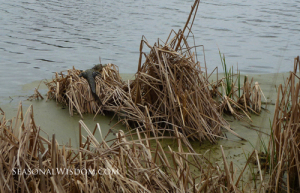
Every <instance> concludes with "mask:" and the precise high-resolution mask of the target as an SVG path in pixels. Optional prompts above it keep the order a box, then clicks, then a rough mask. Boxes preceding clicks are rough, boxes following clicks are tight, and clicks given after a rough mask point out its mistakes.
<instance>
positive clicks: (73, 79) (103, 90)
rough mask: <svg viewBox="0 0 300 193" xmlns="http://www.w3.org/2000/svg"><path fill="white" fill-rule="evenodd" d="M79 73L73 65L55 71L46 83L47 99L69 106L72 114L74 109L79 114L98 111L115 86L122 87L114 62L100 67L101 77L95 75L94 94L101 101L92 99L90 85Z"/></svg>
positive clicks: (122, 83)
mask: <svg viewBox="0 0 300 193" xmlns="http://www.w3.org/2000/svg"><path fill="white" fill-rule="evenodd" d="M80 73H81V71H80V70H77V69H75V68H74V67H73V69H70V70H68V71H67V75H64V74H63V72H61V73H59V74H58V73H56V75H55V78H53V80H52V81H51V82H48V83H46V85H47V86H48V88H49V91H48V97H47V99H53V98H55V99H56V101H57V102H59V103H61V104H63V105H67V106H69V112H70V114H71V115H73V111H74V110H75V109H76V111H77V112H78V113H79V114H80V115H81V117H82V114H84V113H98V112H99V111H102V110H103V105H105V104H106V103H107V102H108V101H110V99H111V96H112V95H113V93H115V89H116V88H123V85H124V82H123V81H122V79H121V77H120V75H119V70H118V67H117V66H116V65H114V64H107V65H106V66H104V67H103V68H102V71H101V78H100V77H99V76H96V78H95V82H96V94H97V95H98V97H99V98H100V100H101V103H102V104H101V103H100V102H99V101H97V100H94V97H93V95H92V93H91V91H90V86H89V84H88V82H87V80H86V79H84V78H80V77H79V76H78V75H79V74H80Z"/></svg>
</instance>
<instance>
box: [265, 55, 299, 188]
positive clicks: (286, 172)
mask: <svg viewBox="0 0 300 193" xmlns="http://www.w3.org/2000/svg"><path fill="white" fill-rule="evenodd" d="M297 71H298V72H297ZM299 72H300V60H299V56H298V57H296V58H295V60H294V71H293V72H290V76H289V77H288V78H287V80H286V81H285V84H284V85H283V86H282V85H281V84H280V85H279V87H278V95H277V101H276V106H275V113H274V119H273V124H272V135H271V137H270V142H269V148H268V150H269V154H270V158H269V165H270V174H271V176H270V180H269V185H270V189H269V191H270V192H283V191H286V190H288V192H289V191H291V190H294V191H295V192H298V191H299V190H300V177H299V176H300V78H299Z"/></svg>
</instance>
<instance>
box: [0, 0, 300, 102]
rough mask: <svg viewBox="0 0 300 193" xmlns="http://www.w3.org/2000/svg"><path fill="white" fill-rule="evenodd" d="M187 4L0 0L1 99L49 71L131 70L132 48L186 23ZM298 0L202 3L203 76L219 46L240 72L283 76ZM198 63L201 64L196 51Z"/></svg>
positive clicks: (198, 36)
mask: <svg viewBox="0 0 300 193" xmlns="http://www.w3.org/2000/svg"><path fill="white" fill-rule="evenodd" d="M193 2H194V1H192V0H185V1H179V0H171V1H166V0H160V1H158V0H153V1H142V0H138V1H135V0H117V1H107V0H101V1H99V0H98V1H95V0H81V1H75V0H70V1H57V0H52V1H46V0H39V1H32V0H29V1H16V0H12V1H3V0H2V1H1V6H0V72H1V76H0V88H1V89H0V96H1V98H0V101H3V98H7V97H8V96H17V95H18V91H19V90H20V86H21V85H23V84H25V83H30V82H33V81H35V80H41V79H44V78H48V79H49V78H51V76H52V75H53V74H52V73H53V72H58V71H61V70H66V69H69V68H71V67H72V66H75V67H76V68H79V69H86V68H89V67H90V66H91V65H93V64H95V63H97V62H98V60H99V59H98V58H99V56H101V58H102V63H108V62H111V63H114V64H116V65H118V66H119V68H120V72H122V73H134V72H136V69H137V63H138V57H139V54H138V53H139V44H140V39H141V37H142V35H145V36H146V38H147V39H148V41H149V42H150V44H151V45H153V44H154V42H155V41H156V40H157V38H161V39H162V40H165V39H166V38H167V36H168V34H169V33H170V31H171V29H174V30H176V31H177V30H178V29H179V28H182V27H183V26H184V24H185V21H186V19H187V16H188V14H189V12H190V8H191V5H192V4H193ZM299 15H300V1H299V0H287V1H279V0H272V1H271V0H266V1H258V0H254V1H245V0H244V1H233V0H227V1H220V0H212V1H209V0H205V1H201V3H200V6H199V10H198V15H197V17H196V20H195V23H194V26H193V32H194V36H195V41H196V44H197V45H204V46H205V50H206V60H207V66H208V71H209V72H210V71H212V70H213V69H214V68H215V67H216V66H218V67H219V68H221V63H220V59H219V55H218V47H219V48H220V49H221V51H222V52H223V53H225V54H226V60H227V63H228V64H229V65H234V66H235V68H236V65H237V64H238V68H239V70H241V72H242V73H274V72H277V71H279V72H283V71H289V70H290V69H291V68H292V66H293V57H295V56H296V55H299V47H298V45H299V44H300V35H299V32H300V20H299ZM198 56H199V57H198V59H199V60H200V61H201V62H202V64H203V55H202V51H201V49H199V50H198Z"/></svg>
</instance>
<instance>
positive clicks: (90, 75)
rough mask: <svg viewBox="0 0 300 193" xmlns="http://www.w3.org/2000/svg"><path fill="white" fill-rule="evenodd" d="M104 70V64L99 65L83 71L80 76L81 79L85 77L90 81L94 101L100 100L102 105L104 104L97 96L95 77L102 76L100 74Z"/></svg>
mask: <svg viewBox="0 0 300 193" xmlns="http://www.w3.org/2000/svg"><path fill="white" fill-rule="evenodd" d="M102 68H103V66H102V64H97V65H95V66H94V67H93V68H91V69H87V70H85V71H83V72H82V73H80V74H79V77H83V78H85V79H86V80H87V81H88V83H89V85H90V88H91V91H92V95H93V97H94V99H95V100H98V101H99V102H100V103H101V104H102V102H101V100H100V99H99V97H98V95H97V94H96V82H95V77H96V76H98V75H99V76H101V73H100V72H101V71H102Z"/></svg>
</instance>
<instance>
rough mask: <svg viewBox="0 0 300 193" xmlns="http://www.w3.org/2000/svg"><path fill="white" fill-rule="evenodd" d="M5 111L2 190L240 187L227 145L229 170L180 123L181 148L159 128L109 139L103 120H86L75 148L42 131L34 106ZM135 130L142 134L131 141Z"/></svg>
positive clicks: (0, 129)
mask: <svg viewBox="0 0 300 193" xmlns="http://www.w3.org/2000/svg"><path fill="white" fill-rule="evenodd" d="M0 111H1V116H2V117H1V119H0V139H1V140H0V192H59V193H62V192H240V191H239V190H238V185H239V183H240V180H241V177H242V174H241V175H239V176H237V175H236V174H235V172H234V171H235V169H234V168H233V165H232V162H231V163H229V164H228V163H227V161H226V156H225V154H224V152H223V149H222V146H221V149H222V153H223V161H224V163H225V168H224V170H223V169H221V167H220V166H219V165H217V164H212V163H210V162H209V161H208V160H207V158H206V157H205V156H203V155H200V154H197V153H196V152H195V151H194V150H193V148H192V146H191V145H190V143H189V141H188V140H187V139H186V138H185V137H184V136H183V134H181V133H180V132H178V130H177V128H175V129H174V130H173V131H172V132H174V134H173V136H174V137H173V139H174V140H176V142H177V143H176V144H177V146H178V147H177V150H176V151H173V150H172V148H170V147H169V148H168V149H169V151H168V152H166V151H165V150H163V148H162V145H161V144H160V140H159V139H160V137H158V136H156V132H155V131H151V132H152V136H153V137H150V138H149V137H148V135H147V133H146V132H140V131H139V130H138V129H137V130H136V131H135V133H133V132H131V134H126V133H124V132H123V131H122V130H121V131H119V132H118V133H117V135H116V138H115V139H113V140H111V141H106V140H105V137H104V135H103V134H102V133H101V128H100V125H99V124H97V125H96V127H95V128H94V130H90V129H89V128H87V126H86V125H85V124H84V122H83V121H82V120H81V121H79V129H78V132H79V134H80V139H79V141H80V144H79V148H73V147H71V146H70V145H68V144H66V145H59V143H58V142H57V141H56V139H55V134H53V136H52V138H51V139H49V137H43V136H42V135H41V134H42V133H43V131H42V130H41V128H40V127H38V126H37V125H36V122H35V120H34V117H33V107H32V106H30V107H29V108H28V110H27V112H26V113H25V114H23V110H22V105H21V104H20V105H19V110H18V113H17V116H16V118H14V119H6V117H5V113H4V112H3V111H2V110H1V109H0ZM82 130H85V131H86V133H87V135H86V136H84V135H81V132H82ZM96 132H99V133H100V136H101V137H100V139H96V138H95V136H94V134H95V133H96ZM132 135H136V136H137V138H136V140H131V141H128V140H127V138H128V137H130V136H131V137H132ZM151 141H152V143H154V142H155V143H156V148H152V147H151V146H150V143H151ZM70 143H71V142H70ZM183 147H185V149H186V151H184V150H183V149H184V148H183ZM167 154H169V155H167ZM222 167H223V166H222ZM30 170H31V171H32V173H30ZM67 170H69V172H66V171H67ZM71 170H72V171H73V173H72V172H70V171H71ZM76 170H77V171H81V172H77V174H76ZM18 171H19V172H18ZM62 171H64V173H63V172H62ZM82 171H83V172H82ZM98 171H101V172H100V173H99V172H98ZM97 173H98V175H97Z"/></svg>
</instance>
